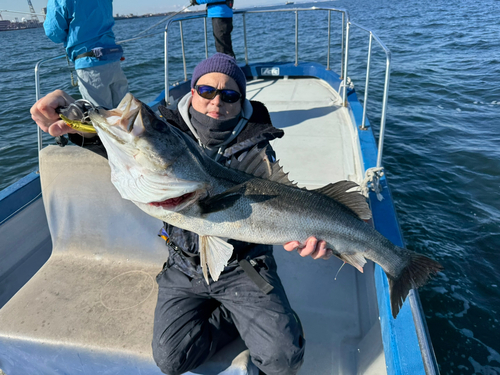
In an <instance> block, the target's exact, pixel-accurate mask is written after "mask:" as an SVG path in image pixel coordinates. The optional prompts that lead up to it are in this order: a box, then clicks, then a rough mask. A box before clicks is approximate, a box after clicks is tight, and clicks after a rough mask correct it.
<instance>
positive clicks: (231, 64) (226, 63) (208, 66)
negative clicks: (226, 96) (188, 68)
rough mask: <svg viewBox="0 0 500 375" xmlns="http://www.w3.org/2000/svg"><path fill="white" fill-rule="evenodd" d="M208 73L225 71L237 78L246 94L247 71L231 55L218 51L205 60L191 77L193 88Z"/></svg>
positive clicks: (241, 90) (239, 85) (238, 83)
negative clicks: (244, 71)
mask: <svg viewBox="0 0 500 375" xmlns="http://www.w3.org/2000/svg"><path fill="white" fill-rule="evenodd" d="M207 73H224V74H226V75H228V76H229V77H231V78H232V79H234V80H235V82H236V84H237V85H238V87H239V89H240V93H241V95H243V97H245V96H246V92H247V80H246V78H245V73H243V70H241V68H240V67H239V66H238V64H236V60H235V59H234V58H232V57H231V56H229V55H226V54H224V53H220V52H217V53H216V54H215V55H213V56H212V57H209V58H208V59H206V60H203V61H202V62H201V63H199V64H198V65H196V68H194V72H193V76H192V77H191V88H192V89H194V86H195V85H196V82H198V80H199V79H200V77H201V76H204V75H205V74H207Z"/></svg>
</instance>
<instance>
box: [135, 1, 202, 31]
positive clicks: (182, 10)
mask: <svg viewBox="0 0 500 375" xmlns="http://www.w3.org/2000/svg"><path fill="white" fill-rule="evenodd" d="M192 5H193V4H189V5H186V6H185V7H184V8H182V9H181V10H179V11H178V12H177V13H175V14H173V15H171V16H170V15H169V16H167V17H165V18H164V19H162V20H161V21H160V22H157V23H155V24H154V25H153V26H151V27H148V28H147V29H146V30H143V31H141V32H140V33H139V34H137V36H139V35H141V34H143V33H145V32H146V31H149V30H151V29H152V28H153V27H155V26H158V25H159V24H160V23H163V22H165V21H166V20H169V19H171V18H174V17H175V16H176V15H178V14H179V13H182V12H184V11H185V10H186V9H187V8H189V7H190V6H192Z"/></svg>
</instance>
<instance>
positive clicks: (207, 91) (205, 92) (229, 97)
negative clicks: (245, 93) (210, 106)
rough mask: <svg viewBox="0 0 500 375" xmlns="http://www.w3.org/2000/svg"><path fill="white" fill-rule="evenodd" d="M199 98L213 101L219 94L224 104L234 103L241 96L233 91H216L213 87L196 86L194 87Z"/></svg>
mask: <svg viewBox="0 0 500 375" xmlns="http://www.w3.org/2000/svg"><path fill="white" fill-rule="evenodd" d="M194 88H195V89H196V92H197V93H198V95H199V96H201V97H202V98H204V99H213V98H215V97H216V96H217V95H219V94H220V98H221V100H222V101H223V102H226V103H236V102H237V101H238V100H240V98H241V94H240V93H239V92H238V91H234V90H226V89H224V90H218V89H216V88H215V87H212V86H207V85H196V86H195V87H194Z"/></svg>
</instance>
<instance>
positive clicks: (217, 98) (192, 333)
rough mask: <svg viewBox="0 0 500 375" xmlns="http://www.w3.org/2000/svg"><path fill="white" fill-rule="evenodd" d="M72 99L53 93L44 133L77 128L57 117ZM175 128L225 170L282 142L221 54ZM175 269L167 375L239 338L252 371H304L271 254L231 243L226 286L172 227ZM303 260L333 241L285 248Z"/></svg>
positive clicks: (161, 280) (169, 294)
mask: <svg viewBox="0 0 500 375" xmlns="http://www.w3.org/2000/svg"><path fill="white" fill-rule="evenodd" d="M72 101H73V99H72V98H71V97H69V96H68V95H67V94H65V93H64V92H62V91H55V92H53V93H51V94H49V95H47V96H46V97H44V98H42V99H40V100H39V101H38V102H37V103H35V105H33V107H32V108H31V114H32V117H33V119H34V120H35V121H36V122H37V124H38V126H40V128H41V129H42V130H44V131H48V132H49V133H50V134H52V135H54V136H55V135H61V134H64V133H67V132H68V131H70V128H69V127H68V126H66V125H64V124H62V123H61V121H57V120H58V117H57V114H56V113H55V108H57V107H59V106H64V105H68V104H69V103H70V102H72ZM159 110H160V113H161V114H162V116H163V118H164V120H165V121H166V122H168V123H169V124H170V125H171V126H174V127H177V128H178V129H180V130H181V131H183V132H185V133H186V134H188V135H189V136H191V137H192V138H193V139H194V140H196V141H197V142H198V144H199V145H200V147H202V148H203V149H204V151H205V152H206V153H207V154H208V155H209V156H211V157H212V158H214V159H215V160H216V161H218V162H219V163H221V164H224V165H228V161H229V160H230V159H231V158H232V157H236V158H238V159H243V158H244V157H245V155H246V154H247V152H248V151H249V150H250V149H252V148H253V147H258V148H259V149H261V150H262V149H264V150H265V152H266V154H267V156H268V157H269V158H271V159H274V151H273V149H272V147H271V145H270V143H269V142H270V141H271V140H273V139H276V138H281V137H282V136H283V131H282V130H281V129H277V128H275V127H274V126H273V125H272V123H271V118H270V116H269V112H268V110H267V109H266V107H265V106H264V105H263V104H262V103H259V102H257V101H249V100H248V99H247V98H246V79H245V75H244V73H243V71H242V70H241V69H240V68H239V66H238V65H237V64H236V61H235V60H234V59H233V58H231V57H229V56H227V55H225V54H222V53H217V54H215V55H214V56H212V57H210V58H209V59H207V60H204V61H202V62H201V63H199V64H198V65H197V66H196V68H195V70H194V72H193V76H192V78H191V91H190V92H188V93H187V94H186V95H185V96H184V97H183V98H182V99H181V100H180V102H179V104H178V109H176V110H172V109H168V108H166V107H162V106H160V108H159ZM161 235H162V236H163V237H164V238H165V239H168V241H167V249H168V253H169V256H168V260H167V262H166V263H165V264H164V266H163V269H162V271H161V272H160V273H159V274H158V276H157V278H156V280H157V283H158V301H157V305H156V309H155V318H154V329H153V343H152V347H153V357H154V359H155V361H156V363H157V365H158V367H159V368H160V369H161V370H162V371H163V372H164V373H165V374H168V375H179V374H183V373H185V372H187V371H190V370H193V369H195V368H196V367H198V366H200V365H201V364H203V363H204V362H205V361H207V360H208V359H209V358H211V357H212V356H213V355H214V354H215V353H216V352H217V351H218V350H219V349H221V348H222V347H223V346H225V345H226V344H228V343H229V342H231V341H232V340H234V339H235V338H236V337H238V335H239V336H241V337H242V339H243V341H244V342H245V344H246V346H247V347H248V349H249V355H250V357H251V360H252V362H253V363H254V364H255V365H256V366H257V367H258V368H259V369H260V370H261V371H262V373H264V374H267V375H295V374H296V373H297V372H298V371H299V369H300V367H301V365H302V362H303V355H304V350H305V339H304V335H303V332H302V327H301V324H300V320H299V319H298V316H297V315H296V314H295V312H294V311H293V310H292V307H291V306H290V303H289V301H288V298H287V296H286V293H285V290H284V288H283V285H282V283H281V281H280V278H279V276H278V273H277V265H276V261H275V259H274V256H273V247H272V246H270V245H260V244H251V243H245V242H241V241H235V240H229V241H228V242H229V243H231V244H232V245H233V247H234V251H233V256H232V257H231V259H230V260H229V262H228V265H227V266H226V267H225V268H224V270H223V271H222V273H221V275H220V276H219V279H218V281H213V280H212V281H211V282H210V284H207V283H206V281H205V279H204V278H203V272H202V269H201V266H200V259H199V258H200V257H199V249H198V235H197V234H196V233H193V232H189V231H187V230H183V229H180V228H177V227H174V226H172V225H169V224H167V223H165V225H164V228H163V229H162V231H161ZM284 247H285V250H287V251H293V250H295V249H297V251H298V252H299V254H300V255H301V256H303V257H306V256H311V257H312V258H314V259H319V258H323V259H328V258H330V257H331V256H332V254H333V253H332V251H331V250H329V249H327V248H326V243H325V241H318V240H317V239H316V238H314V237H310V238H309V239H308V240H307V241H306V243H305V244H301V243H299V242H298V241H294V242H289V243H287V244H285V245H284Z"/></svg>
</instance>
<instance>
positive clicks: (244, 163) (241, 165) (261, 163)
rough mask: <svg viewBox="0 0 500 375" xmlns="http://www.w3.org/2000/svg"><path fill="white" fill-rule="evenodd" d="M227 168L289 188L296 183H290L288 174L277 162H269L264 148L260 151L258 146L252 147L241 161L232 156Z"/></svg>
mask: <svg viewBox="0 0 500 375" xmlns="http://www.w3.org/2000/svg"><path fill="white" fill-rule="evenodd" d="M229 168H231V169H235V170H238V171H241V172H244V173H246V174H249V175H252V176H255V177H258V178H262V179H264V180H270V181H274V182H279V183H280V184H284V185H290V186H295V185H296V183H294V182H292V181H290V179H289V178H288V173H285V172H284V171H283V168H282V167H281V166H280V165H279V160H278V161H271V160H269V156H268V155H267V153H266V148H265V147H264V148H261V149H259V147H258V146H254V147H252V148H251V149H250V151H248V152H247V154H246V155H245V157H244V158H243V159H242V160H238V159H237V158H235V157H234V156H233V157H232V158H231V162H230V163H229Z"/></svg>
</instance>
